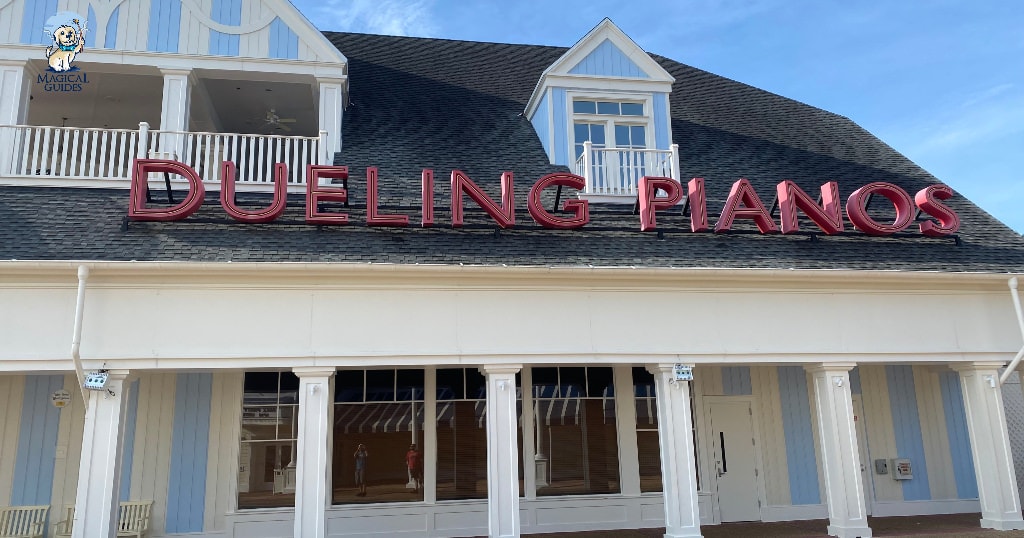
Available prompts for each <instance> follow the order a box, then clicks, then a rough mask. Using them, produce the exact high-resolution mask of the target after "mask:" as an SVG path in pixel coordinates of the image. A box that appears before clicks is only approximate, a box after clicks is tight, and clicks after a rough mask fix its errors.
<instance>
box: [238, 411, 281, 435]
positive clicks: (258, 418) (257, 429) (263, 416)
mask: <svg viewBox="0 0 1024 538" xmlns="http://www.w3.org/2000/svg"><path fill="white" fill-rule="evenodd" d="M277 420H278V417H277V406H273V405H272V406H267V407H251V406H245V407H242V440H243V441H273V440H276V439H277Z"/></svg>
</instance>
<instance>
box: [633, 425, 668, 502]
mask: <svg viewBox="0 0 1024 538" xmlns="http://www.w3.org/2000/svg"><path fill="white" fill-rule="evenodd" d="M636 445H637V459H639V460H640V491H641V492H644V493H647V492H655V491H661V490H662V483H661V449H660V445H659V441H658V431H657V430H653V431H652V430H646V431H638V432H636Z"/></svg>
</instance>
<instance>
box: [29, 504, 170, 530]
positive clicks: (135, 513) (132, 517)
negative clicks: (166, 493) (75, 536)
mask: <svg viewBox="0 0 1024 538" xmlns="http://www.w3.org/2000/svg"><path fill="white" fill-rule="evenodd" d="M67 511H68V512H67V518H66V519H65V520H64V521H61V522H60V523H58V524H57V528H56V530H55V532H54V534H53V535H54V536H55V537H61V538H63V537H65V536H71V527H72V525H74V522H75V507H74V506H69V507H68V508H67ZM152 512H153V501H126V502H122V503H120V504H119V505H118V506H117V535H118V536H119V537H129V536H134V537H135V538H143V537H144V536H146V535H148V534H149V518H150V516H151V515H152ZM40 536H42V535H40Z"/></svg>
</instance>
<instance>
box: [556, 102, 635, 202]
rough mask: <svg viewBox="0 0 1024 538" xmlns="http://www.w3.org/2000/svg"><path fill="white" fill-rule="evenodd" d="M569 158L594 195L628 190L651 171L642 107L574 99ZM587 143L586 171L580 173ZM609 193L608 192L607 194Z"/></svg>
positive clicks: (632, 103)
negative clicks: (596, 192) (570, 155)
mask: <svg viewBox="0 0 1024 538" xmlns="http://www.w3.org/2000/svg"><path fill="white" fill-rule="evenodd" d="M572 110H573V141H572V143H573V151H574V153H573V155H574V158H575V160H576V163H577V170H578V171H580V172H582V173H583V174H584V175H586V176H587V177H589V178H591V181H592V185H593V187H594V188H596V189H597V190H598V191H604V192H616V191H617V190H621V189H630V188H632V187H633V186H635V185H636V183H637V181H638V180H639V179H640V178H641V177H643V176H644V175H646V173H647V171H648V169H650V168H651V166H650V165H651V164H652V163H650V162H648V161H649V160H650V159H651V157H650V156H649V155H648V154H647V153H646V152H644V151H640V150H645V149H647V147H648V146H647V141H648V138H649V137H648V133H647V130H648V127H649V119H650V118H649V117H648V116H647V115H645V105H644V103H641V102H630V101H601V100H592V99H578V98H577V99H574V100H573V101H572ZM586 142H590V143H591V148H592V150H591V154H590V155H589V156H588V157H589V164H590V170H587V171H584V170H583V168H584V165H585V164H586V162H585V159H584V158H583V152H584V147H585V146H584V143H586ZM609 189H610V190H609Z"/></svg>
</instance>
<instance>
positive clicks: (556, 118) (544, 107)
mask: <svg viewBox="0 0 1024 538" xmlns="http://www.w3.org/2000/svg"><path fill="white" fill-rule="evenodd" d="M674 81H675V79H673V78H672V76H671V75H669V74H668V73H667V72H666V71H665V70H664V69H663V68H662V67H661V66H660V65H658V63H657V62H655V61H654V60H653V59H652V58H651V57H650V56H649V55H648V54H647V53H646V52H644V51H643V50H642V49H640V47H638V46H637V45H636V43H634V42H633V41H632V40H630V39H629V38H628V37H627V36H626V35H625V34H623V33H622V31H621V30H619V29H618V28H617V27H616V26H615V25H614V24H612V22H611V21H610V20H608V19H605V20H604V21H602V22H601V24H599V25H597V27H595V28H594V29H593V30H591V31H590V32H589V33H588V34H587V35H586V36H585V37H584V38H583V39H582V40H580V41H579V42H578V43H577V44H576V45H575V46H573V47H572V48H571V49H569V51H567V52H566V53H565V54H564V55H562V57H561V58H559V59H558V60H557V61H555V63H553V64H552V65H551V66H550V67H548V69H547V70H545V71H544V73H543V74H542V75H541V80H540V82H539V83H538V85H537V89H536V90H535V91H534V93H533V96H532V97H531V98H530V102H529V103H528V105H527V110H526V113H527V117H529V118H530V121H531V122H532V123H533V126H534V128H535V129H536V131H537V135H538V137H539V138H540V141H541V143H542V144H543V145H544V149H545V151H547V154H548V157H549V159H550V160H551V163H552V164H561V165H564V166H567V167H569V169H570V170H572V171H573V173H575V174H577V175H580V176H582V177H583V178H584V179H585V180H586V188H585V190H584V191H583V192H582V193H581V194H580V196H581V197H583V198H586V199H588V200H591V201H595V202H597V201H600V202H632V201H633V200H635V199H636V187H637V183H638V182H639V180H640V178H641V177H643V176H644V175H657V176H662V177H671V178H674V179H677V180H678V179H679V178H678V172H677V170H678V168H679V164H678V152H677V151H675V150H674V146H673V144H672V142H671V122H670V119H669V115H668V110H669V106H668V105H669V102H668V100H669V99H668V96H669V94H670V93H671V91H672V83H673V82H674Z"/></svg>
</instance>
